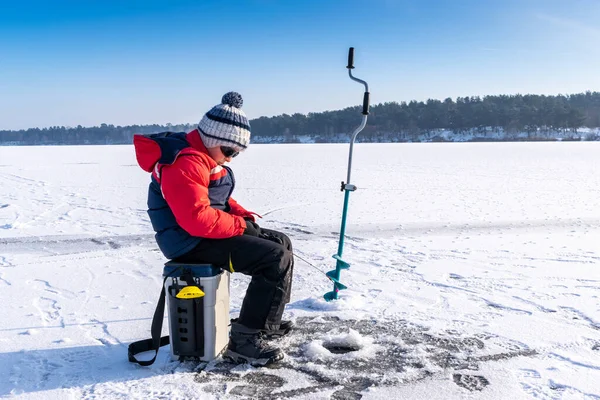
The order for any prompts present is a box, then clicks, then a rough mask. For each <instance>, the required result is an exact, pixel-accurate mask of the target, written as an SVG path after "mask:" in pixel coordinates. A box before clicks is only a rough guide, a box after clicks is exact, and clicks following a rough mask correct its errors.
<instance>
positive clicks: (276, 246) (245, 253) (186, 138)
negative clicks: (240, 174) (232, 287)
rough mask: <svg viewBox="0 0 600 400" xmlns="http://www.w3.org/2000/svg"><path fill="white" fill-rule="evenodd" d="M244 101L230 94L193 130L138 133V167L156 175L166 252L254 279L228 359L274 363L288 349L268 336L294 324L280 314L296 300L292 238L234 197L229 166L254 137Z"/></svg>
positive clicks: (157, 222)
mask: <svg viewBox="0 0 600 400" xmlns="http://www.w3.org/2000/svg"><path fill="white" fill-rule="evenodd" d="M242 104H243V100H242V96H241V95H240V94H238V93H236V92H229V93H226V94H225V95H224V96H223V98H222V100H221V104H218V105H216V106H214V107H213V108H212V109H211V110H210V111H208V112H207V113H206V114H205V115H204V117H203V118H202V120H201V121H200V123H199V124H198V127H197V128H196V129H194V130H192V131H191V132H188V133H172V132H166V133H160V134H156V135H149V136H143V135H136V136H134V146H135V151H136V158H137V161H138V163H139V165H140V166H141V167H142V168H143V169H144V170H145V171H147V172H151V173H152V181H151V183H150V188H149V191H148V215H149V216H150V221H151V222H152V227H153V228H154V231H155V232H156V235H155V237H156V241H157V243H158V247H159V248H160V250H161V251H162V253H163V254H164V255H165V257H167V258H169V259H171V260H173V261H176V262H181V263H191V264H204V263H206V264H213V265H215V266H217V267H220V268H223V269H225V270H227V271H229V270H232V271H235V272H241V273H243V274H246V275H250V276H251V277H252V280H251V282H250V284H249V286H248V289H247V291H246V296H245V297H244V300H243V303H242V308H241V310H240V315H239V318H238V319H236V320H233V322H232V325H231V334H230V340H229V344H228V346H227V353H226V357H228V358H231V359H232V360H234V361H235V362H250V363H256V362H258V363H261V364H267V363H271V362H274V361H278V360H281V359H282V358H283V352H282V351H281V350H280V349H278V348H276V347H274V346H271V345H269V344H268V343H266V342H265V341H264V340H263V339H269V338H273V337H280V336H283V335H285V334H286V333H288V332H289V331H290V330H291V329H292V328H293V323H292V322H291V321H282V320H281V317H282V314H283V310H284V307H285V305H286V304H287V303H288V302H289V300H290V292H291V283H292V272H293V265H294V263H293V255H292V243H291V241H290V239H289V238H288V237H287V236H286V235H285V234H283V233H281V232H277V231H274V230H270V229H264V228H261V227H260V226H259V225H258V224H257V223H256V219H255V215H256V216H258V214H256V213H253V212H250V211H248V210H246V209H245V208H244V207H242V206H241V205H239V204H238V203H237V202H236V201H235V200H234V199H233V198H232V197H231V193H232V192H233V189H234V187H235V179H234V176H233V171H232V170H231V168H229V167H228V166H226V165H225V163H227V162H230V161H231V160H232V159H233V158H234V157H236V156H237V155H238V154H240V153H241V152H243V151H244V150H245V149H246V148H247V147H248V145H249V142H250V124H249V123H248V119H247V118H246V115H245V114H244V112H243V111H242V110H241V107H242Z"/></svg>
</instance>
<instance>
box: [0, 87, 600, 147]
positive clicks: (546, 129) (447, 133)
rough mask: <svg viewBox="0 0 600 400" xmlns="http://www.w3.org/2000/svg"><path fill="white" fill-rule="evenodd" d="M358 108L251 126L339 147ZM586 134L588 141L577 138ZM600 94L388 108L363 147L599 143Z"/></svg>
mask: <svg viewBox="0 0 600 400" xmlns="http://www.w3.org/2000/svg"><path fill="white" fill-rule="evenodd" d="M360 113H361V107H360V106H358V105H357V106H356V107H348V108H345V109H343V110H337V111H326V112H314V113H308V114H307V115H305V114H299V113H296V114H293V115H288V114H283V115H278V116H275V117H260V118H257V119H253V120H251V121H250V124H251V126H252V140H253V141H254V142H258V143H281V142H286V143H294V142H302V141H304V142H307V141H308V142H321V143H323V142H340V141H345V140H347V138H348V135H349V133H351V132H352V131H353V130H354V129H355V128H356V127H357V126H358V124H359V123H360V120H361V114H360ZM194 127H195V123H194V124H181V125H172V124H167V125H131V126H114V125H110V124H102V125H100V126H97V127H82V126H77V127H64V126H53V127H49V128H42V129H40V128H32V129H26V130H19V131H7V130H0V144H4V145H46V144H49V145H55V144H129V143H131V142H132V136H133V134H135V133H142V134H148V133H154V132H161V131H189V130H191V129H193V128H194ZM582 128H589V129H583V130H584V131H585V132H587V133H580V130H582ZM598 128H600V92H586V93H580V94H571V95H557V96H545V95H499V96H485V97H483V98H480V97H477V96H475V97H458V98H457V99H456V100H453V99H451V98H447V99H445V100H443V101H440V100H432V99H430V100H427V101H426V102H422V101H410V102H408V103H407V102H401V103H397V102H389V103H383V104H377V105H374V106H372V107H371V109H370V114H369V118H368V121H367V126H366V128H365V130H364V131H363V132H361V134H360V135H359V137H358V140H359V141H362V142H411V141H454V140H457V141H458V140H461V141H462V140H465V139H464V138H465V135H466V137H468V138H469V139H468V140H556V138H557V137H560V138H562V139H573V140H599V139H600V137H599V136H598V132H599V130H598Z"/></svg>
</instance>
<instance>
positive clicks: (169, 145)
mask: <svg viewBox="0 0 600 400" xmlns="http://www.w3.org/2000/svg"><path fill="white" fill-rule="evenodd" d="M133 147H134V149H135V158H136V160H137V162H138V164H139V166H140V167H141V168H142V169H143V170H144V171H146V172H152V170H153V169H154V166H155V165H156V164H157V163H160V164H167V165H169V164H173V163H174V162H175V159H176V158H177V155H178V154H179V153H180V152H181V150H183V149H185V148H186V147H190V144H189V143H188V141H187V140H186V133H185V132H163V133H156V134H152V135H134V136H133Z"/></svg>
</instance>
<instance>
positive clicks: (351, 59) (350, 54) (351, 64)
mask: <svg viewBox="0 0 600 400" xmlns="http://www.w3.org/2000/svg"><path fill="white" fill-rule="evenodd" d="M346 68H348V69H354V47H350V50H349V51H348V66H347V67H346Z"/></svg>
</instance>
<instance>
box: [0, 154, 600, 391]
mask: <svg viewBox="0 0 600 400" xmlns="http://www.w3.org/2000/svg"><path fill="white" fill-rule="evenodd" d="M598 154H600V143H586V142H581V143H580V142H574V143H460V144H458V143H448V144H358V145H356V146H355V154H354V161H353V173H352V183H354V184H356V185H357V186H358V187H359V190H357V191H356V192H353V193H352V194H351V196H350V209H349V215H348V228H347V239H346V246H345V248H344V259H345V260H347V261H348V262H349V263H350V264H351V265H352V268H351V269H350V270H348V271H344V272H343V274H342V282H344V283H345V284H346V285H348V287H349V289H348V290H346V291H343V292H341V298H340V300H338V301H336V302H331V303H326V302H325V301H324V300H322V295H323V294H324V293H325V292H326V291H329V290H330V289H331V284H330V282H329V281H328V280H327V279H326V277H325V276H324V275H323V274H322V273H321V272H319V271H317V270H316V269H314V268H312V267H310V266H308V265H307V264H305V263H304V262H303V261H301V260H300V259H297V260H296V265H295V275H294V288H293V295H292V302H291V304H290V305H289V306H288V308H287V311H286V317H287V318H292V319H294V320H296V322H297V323H298V324H299V330H298V331H297V332H296V333H295V334H294V335H291V336H290V337H287V338H284V339H281V340H280V341H279V342H278V344H279V345H281V346H282V347H284V348H285V350H286V353H287V357H286V359H285V360H284V362H283V363H281V364H280V365H278V366H276V367H274V368H262V369H255V368H252V367H248V366H233V365H231V364H229V363H226V362H224V361H223V360H220V359H218V360H215V361H214V362H211V363H209V364H208V365H206V364H197V363H192V362H185V363H179V362H173V361H171V360H170V358H169V351H168V348H162V349H161V350H160V352H159V358H158V360H157V362H156V363H155V364H154V365H153V366H152V367H139V366H136V365H133V364H130V363H128V362H127V345H128V344H129V343H131V342H133V341H136V340H140V339H145V338H148V337H149V334H150V333H149V329H150V323H151V317H152V314H153V312H154V308H155V306H156V301H157V299H158V295H159V291H160V285H161V280H162V278H161V274H162V268H163V263H164V261H165V260H164V259H163V257H162V255H161V254H160V253H159V252H158V251H157V248H156V245H155V243H154V240H153V235H152V231H151V227H150V224H149V221H148V218H147V215H146V206H145V202H146V191H147V186H148V180H149V177H148V175H147V174H146V173H145V172H143V171H142V170H141V169H140V168H139V167H137V165H136V162H135V157H134V153H133V149H132V147H131V146H81V147H78V146H72V147H0V287H1V291H2V304H3V306H4V307H3V308H2V313H1V315H0V321H1V324H0V396H2V397H14V398H18V399H48V398H56V399H63V398H65V399H66V398H95V399H103V398H106V399H109V398H110V399H130V398H139V399H150V398H165V399H167V398H168V399H178V398H197V399H224V398H272V399H275V398H298V399H300V398H302V399H329V398H333V399H358V398H361V396H362V398H363V399H386V400H387V399H390V398H412V399H447V398H473V399H476V398H481V399H506V398H511V399H520V398H541V399H555V398H569V399H570V398H577V399H581V398H589V399H600V383H599V382H600V300H599V297H598V296H599V295H600V270H599V266H600V244H599V243H600V200H599V199H600V161H599V160H600V157H599V156H598ZM347 156H348V145H342V144H321V145H315V144H309V145H308V144H307V145H302V144H293V145H253V146H251V147H250V148H249V150H248V151H247V152H246V153H245V154H243V155H242V156H240V157H238V158H236V159H235V160H234V162H233V163H232V165H231V166H232V168H233V169H234V171H235V172H236V178H237V187H236V190H235V193H234V197H235V198H236V199H237V200H238V201H239V202H240V203H241V204H242V205H244V206H245V207H247V208H249V209H251V210H253V211H256V212H258V213H261V214H262V215H263V216H264V218H263V219H262V220H261V221H260V223H261V225H263V226H265V227H269V228H274V229H279V230H282V231H284V232H286V233H287V234H288V235H289V236H290V237H291V238H292V239H293V241H294V244H295V249H296V253H297V254H298V255H299V256H300V257H302V258H304V259H306V260H308V261H310V262H311V263H312V264H314V265H315V266H316V267H317V268H319V269H320V270H322V271H327V270H330V269H332V268H333V267H334V265H335V262H334V260H333V259H332V258H331V255H332V254H334V253H335V252H336V251H337V243H338V236H337V235H338V232H339V224H340V219H341V208H342V201H343V194H342V193H341V192H340V190H339V187H340V182H341V181H342V180H345V178H346V166H347ZM247 282H248V279H247V278H246V277H244V276H238V275H237V274H234V275H233V280H232V286H231V289H232V307H231V316H232V317H234V316H236V315H237V312H238V311H239V307H240V304H241V299H242V296H243V294H244V292H245V286H246V285H247ZM164 329H165V332H166V324H165V328H164ZM344 347H346V348H348V349H352V350H354V351H350V352H346V353H344V352H343V351H342V352H337V351H334V350H335V349H336V348H337V349H339V348H342V349H343V348H344Z"/></svg>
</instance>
